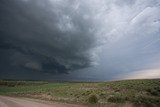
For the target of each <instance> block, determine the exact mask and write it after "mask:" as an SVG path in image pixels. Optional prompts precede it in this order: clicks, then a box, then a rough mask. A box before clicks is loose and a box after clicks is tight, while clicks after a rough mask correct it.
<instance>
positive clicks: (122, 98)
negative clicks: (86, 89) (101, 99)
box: [108, 94, 128, 103]
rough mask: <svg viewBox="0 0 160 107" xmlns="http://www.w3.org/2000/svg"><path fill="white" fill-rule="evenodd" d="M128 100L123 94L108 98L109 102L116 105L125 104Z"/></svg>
mask: <svg viewBox="0 0 160 107" xmlns="http://www.w3.org/2000/svg"><path fill="white" fill-rule="evenodd" d="M127 99H128V98H127V97H126V96H125V95H122V94H115V95H112V96H110V97H109V98H108V101H109V102H116V103H121V102H125V101H126V100H127Z"/></svg>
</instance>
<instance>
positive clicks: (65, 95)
mask: <svg viewBox="0 0 160 107" xmlns="http://www.w3.org/2000/svg"><path fill="white" fill-rule="evenodd" d="M0 95H8V96H19V97H29V98H38V99H42V100H50V101H59V102H67V103H76V104H83V105H88V106H95V107H97V106H101V107H103V106H104V107H105V106H107V107H118V106H116V105H117V104H118V105H121V104H124V103H132V104H134V105H136V107H138V106H144V107H159V105H160V79H152V80H151V79H150V80H149V79H148V80H147V79H146V80H123V81H112V82H99V83H83V82H82V83H75V82H43V81H5V80H1V81H0Z"/></svg>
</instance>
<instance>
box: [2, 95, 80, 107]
mask: <svg viewBox="0 0 160 107" xmlns="http://www.w3.org/2000/svg"><path fill="white" fill-rule="evenodd" d="M0 107H82V106H79V105H74V104H66V103H59V102H46V101H41V100H34V99H28V98H14V97H6V96H0Z"/></svg>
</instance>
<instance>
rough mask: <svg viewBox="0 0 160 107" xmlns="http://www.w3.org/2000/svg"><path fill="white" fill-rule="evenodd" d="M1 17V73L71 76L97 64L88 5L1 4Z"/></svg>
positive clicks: (15, 0)
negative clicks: (41, 73)
mask: <svg viewBox="0 0 160 107" xmlns="http://www.w3.org/2000/svg"><path fill="white" fill-rule="evenodd" d="M0 14H1V15H0V59H1V60H0V67H1V68H0V69H1V72H2V71H3V72H7V71H14V70H15V71H16V70H27V69H28V70H33V71H43V72H49V73H68V72H69V71H72V70H76V69H81V68H86V67H89V66H91V65H92V64H93V63H94V54H93V53H94V48H95V47H96V46H97V44H98V42H97V40H96V27H95V25H94V24H95V22H94V19H93V17H92V12H91V11H90V9H89V7H87V6H86V4H85V3H83V2H81V3H80V2H78V1H76V0H75V1H73V0H65V1H63V0H62V1H60V0H59V1H58V0H52V1H50V0H1V1H0ZM88 15H89V16H88ZM93 22H94V23H93ZM91 52H93V53H91Z"/></svg>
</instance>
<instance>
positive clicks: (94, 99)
mask: <svg viewBox="0 0 160 107" xmlns="http://www.w3.org/2000/svg"><path fill="white" fill-rule="evenodd" d="M88 102H89V103H98V96H97V95H96V94H91V95H89V98H88Z"/></svg>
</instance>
